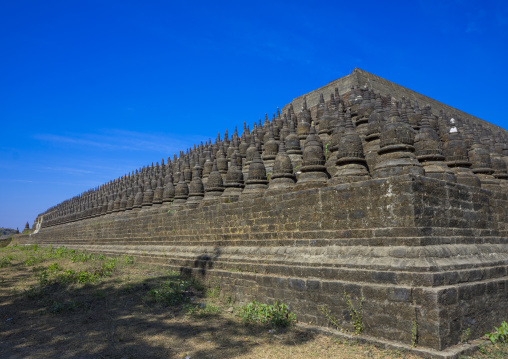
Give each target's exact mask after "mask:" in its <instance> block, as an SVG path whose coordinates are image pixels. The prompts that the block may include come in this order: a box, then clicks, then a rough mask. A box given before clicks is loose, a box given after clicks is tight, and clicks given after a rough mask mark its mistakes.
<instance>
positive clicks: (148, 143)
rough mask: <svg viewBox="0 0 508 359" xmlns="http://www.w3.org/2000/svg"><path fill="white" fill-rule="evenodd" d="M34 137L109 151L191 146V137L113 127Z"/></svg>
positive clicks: (171, 149)
mask: <svg viewBox="0 0 508 359" xmlns="http://www.w3.org/2000/svg"><path fill="white" fill-rule="evenodd" d="M34 139H36V140H39V141H43V142H49V143H53V144H56V145H71V146H76V147H93V148H97V149H102V150H109V151H148V152H160V153H167V154H169V153H175V152H177V151H179V150H181V149H183V148H185V147H186V146H189V142H190V141H189V140H190V139H189V138H185V139H184V138H179V137H177V136H168V135H162V134H151V133H140V132H134V131H125V130H117V129H111V130H107V131H105V132H104V133H68V134H64V135H60V134H44V133H43V134H36V135H34Z"/></svg>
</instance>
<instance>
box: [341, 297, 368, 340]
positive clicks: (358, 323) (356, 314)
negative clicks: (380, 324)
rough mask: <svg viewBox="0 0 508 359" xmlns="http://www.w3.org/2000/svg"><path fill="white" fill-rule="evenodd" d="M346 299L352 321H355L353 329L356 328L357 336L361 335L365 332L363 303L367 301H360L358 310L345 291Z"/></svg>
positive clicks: (363, 299)
mask: <svg viewBox="0 0 508 359" xmlns="http://www.w3.org/2000/svg"><path fill="white" fill-rule="evenodd" d="M344 298H345V299H346V305H347V307H348V309H349V315H350V316H351V319H353V327H354V328H355V332H356V334H361V333H362V332H363V329H364V328H363V318H362V309H363V302H364V301H365V298H362V299H360V306H359V307H358V309H356V308H355V306H354V305H353V302H352V301H351V299H350V298H349V295H348V294H347V293H346V291H344Z"/></svg>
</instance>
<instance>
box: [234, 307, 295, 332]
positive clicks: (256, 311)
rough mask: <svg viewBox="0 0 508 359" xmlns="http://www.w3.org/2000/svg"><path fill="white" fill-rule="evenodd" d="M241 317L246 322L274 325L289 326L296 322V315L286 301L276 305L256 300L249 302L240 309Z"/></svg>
mask: <svg viewBox="0 0 508 359" xmlns="http://www.w3.org/2000/svg"><path fill="white" fill-rule="evenodd" d="M239 316H240V318H241V319H242V320H243V321H244V322H246V323H260V324H263V325H269V326H273V327H289V326H292V325H293V324H294V323H295V322H296V316H295V314H294V313H291V312H290V311H289V308H288V306H287V305H286V304H284V303H279V301H277V302H276V303H275V304H274V305H269V304H263V303H259V302H256V301H253V302H250V303H247V304H245V305H243V306H241V307H240V309H239Z"/></svg>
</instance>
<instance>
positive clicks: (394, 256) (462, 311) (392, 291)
mask: <svg viewBox="0 0 508 359" xmlns="http://www.w3.org/2000/svg"><path fill="white" fill-rule="evenodd" d="M507 200H508V198H507V194H506V192H492V191H488V190H484V189H480V188H472V187H467V186H463V185H458V184H453V183H448V182H443V181H438V180H435V179H429V178H426V177H421V176H411V175H406V176H399V177H391V178H384V179H375V180H374V179H373V180H369V181H363V182H355V183H350V184H342V185H339V186H330V187H328V186H327V187H321V188H313V189H307V190H302V191H294V192H285V193H280V194H274V195H270V196H264V197H259V198H251V199H243V200H242V199H241V200H240V201H238V202H232V203H216V204H212V205H209V206H204V207H199V208H195V209H192V210H180V211H173V210H171V206H160V207H156V208H154V207H147V208H143V209H141V210H131V211H126V212H119V213H112V214H108V215H105V216H100V217H96V218H90V219H84V220H80V221H75V222H71V223H67V224H62V225H58V226H53V227H49V228H44V227H43V228H42V229H41V230H40V232H39V233H38V234H36V235H32V237H33V238H34V240H35V241H37V242H38V243H41V244H43V245H50V244H52V245H53V246H60V245H65V246H67V247H70V248H81V249H88V250H91V251H95V252H103V253H111V254H119V253H121V254H129V255H135V256H138V258H140V259H141V260H147V261H150V262H152V263H155V262H157V263H160V264H164V265H167V266H170V267H173V268H175V269H179V270H181V271H183V272H188V271H190V272H194V274H196V275H201V276H206V277H207V278H208V279H210V280H219V281H220V283H221V287H222V289H223V290H224V291H226V292H229V293H232V295H233V297H234V298H235V299H236V300H237V301H239V302H247V301H250V300H254V299H256V300H260V301H262V302H268V303H270V302H275V301H276V300H282V301H284V302H285V303H287V304H288V305H289V306H290V308H291V310H292V311H294V312H295V313H296V314H297V318H298V320H300V321H303V322H312V323H314V324H317V325H322V326H327V325H330V323H329V322H328V321H327V320H326V318H325V317H324V315H323V314H322V312H321V310H320V307H321V306H323V305H326V306H327V307H328V308H329V309H330V310H331V312H332V313H333V315H334V316H335V317H336V318H338V320H339V322H340V323H341V325H342V326H343V328H345V329H349V330H351V331H353V327H352V321H351V318H350V314H349V310H348V309H347V304H346V298H345V297H344V294H345V293H347V296H348V298H350V299H351V301H352V303H353V304H354V305H355V306H357V307H359V305H360V301H361V298H364V304H363V318H364V326H365V334H366V335H370V336H372V337H376V338H379V339H387V340H393V341H396V342H401V343H405V344H411V340H412V328H413V326H414V325H415V323H416V325H417V326H418V344H419V345H420V346H423V347H427V348H432V349H436V350H443V349H445V348H447V347H449V346H451V345H455V344H457V343H458V342H459V339H460V334H461V331H462V330H464V329H466V328H471V330H472V332H473V335H474V336H479V335H482V334H483V333H484V332H485V331H487V330H490V329H491V327H492V325H493V324H495V323H497V322H499V320H501V319H502V318H506V317H507V316H508V303H507V301H508V299H507V298H508V292H507V291H508V285H507V282H508V276H507V270H508V246H507V245H506V242H507V235H506V234H507V231H506V225H507V223H508V217H507V215H506V208H508V207H507Z"/></svg>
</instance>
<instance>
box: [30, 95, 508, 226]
mask: <svg viewBox="0 0 508 359" xmlns="http://www.w3.org/2000/svg"><path fill="white" fill-rule="evenodd" d="M311 113H314V114H315V115H314V116H313V115H312V114H311ZM507 167H508V135H507V133H506V131H504V132H503V131H499V132H497V133H494V132H493V131H492V129H491V127H489V126H484V125H482V123H481V122H478V121H472V120H470V119H464V118H460V117H459V116H457V115H456V114H448V113H445V112H444V111H443V110H441V111H440V113H439V114H433V113H432V109H431V107H430V105H426V106H424V107H422V108H420V107H419V104H418V102H416V101H410V100H409V99H407V98H401V99H398V100H397V99H395V98H393V97H389V96H381V95H380V94H379V93H377V94H376V93H374V91H373V90H372V89H368V88H367V87H366V86H365V87H363V88H358V87H354V88H351V90H350V91H349V93H346V94H344V95H343V96H340V95H339V91H338V89H337V88H335V93H332V94H331V95H330V99H329V100H328V101H325V99H324V96H323V95H322V94H321V96H320V99H319V103H318V104H317V106H316V108H314V109H313V111H311V109H310V108H308V107H307V103H306V101H304V103H303V106H302V108H301V110H300V111H299V112H298V113H295V111H294V109H293V106H291V105H290V106H289V107H288V110H287V111H286V112H285V113H284V114H283V115H281V113H280V111H279V109H277V114H276V115H275V114H274V116H273V119H272V121H270V120H269V119H268V116H267V115H265V120H264V123H262V122H261V119H260V120H259V123H254V126H253V129H252V130H250V129H249V126H248V125H246V124H244V130H243V133H242V134H241V136H239V135H238V131H237V128H236V127H235V131H234V134H233V135H232V136H231V138H229V135H228V133H227V131H226V132H225V135H224V136H223V138H222V139H221V137H220V134H219V136H218V137H217V138H216V139H215V141H214V142H213V143H212V141H211V140H210V141H207V142H206V143H205V144H203V143H201V144H200V145H199V146H194V148H193V149H188V150H187V151H186V152H185V153H183V152H181V153H180V155H179V156H176V155H174V156H173V160H171V159H170V158H168V159H167V161H166V162H164V160H162V161H161V163H160V164H159V163H156V164H155V165H153V164H152V165H150V166H146V167H143V168H141V169H139V170H136V171H133V172H132V173H129V174H128V175H125V176H123V177H121V178H118V179H116V180H114V181H111V182H108V183H106V184H104V185H102V186H100V187H97V188H94V189H91V190H89V191H87V192H85V193H82V194H80V195H79V196H76V197H74V198H72V199H69V200H66V201H64V202H62V203H60V204H58V205H56V206H54V207H52V208H50V209H48V210H47V211H46V212H45V213H43V214H41V215H39V217H38V218H41V217H42V218H43V219H44V222H43V227H47V226H53V225H58V224H63V223H67V222H72V221H76V220H80V219H85V218H91V217H97V216H101V215H107V214H110V213H115V212H121V211H129V210H135V209H140V208H143V207H153V206H165V207H168V208H171V210H179V209H182V208H189V209H192V208H196V207H198V206H203V205H208V204H211V203H216V202H217V201H222V202H226V203H227V202H231V201H237V200H242V198H251V197H255V196H262V195H270V194H271V193H274V192H277V191H293V190H300V189H305V188H308V187H313V186H325V185H337V184H341V183H347V182H353V181H362V180H368V179H370V178H382V177H389V176H394V175H399V174H406V173H412V174H414V175H425V176H428V177H432V178H436V179H439V180H444V181H448V182H456V183H458V184H464V185H468V186H474V187H482V188H486V189H489V190H494V191H506V190H507V188H508V181H507V180H508V172H507Z"/></svg>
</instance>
